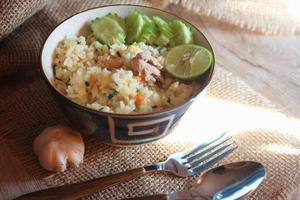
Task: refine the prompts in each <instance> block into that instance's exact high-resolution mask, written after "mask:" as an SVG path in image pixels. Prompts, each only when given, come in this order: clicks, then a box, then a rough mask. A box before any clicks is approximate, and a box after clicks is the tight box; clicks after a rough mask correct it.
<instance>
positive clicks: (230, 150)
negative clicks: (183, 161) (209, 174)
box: [189, 146, 237, 175]
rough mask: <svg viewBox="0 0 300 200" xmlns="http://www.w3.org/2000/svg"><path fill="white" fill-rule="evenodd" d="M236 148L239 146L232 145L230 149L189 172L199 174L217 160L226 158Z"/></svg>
mask: <svg viewBox="0 0 300 200" xmlns="http://www.w3.org/2000/svg"><path fill="white" fill-rule="evenodd" d="M235 149H237V146H235V147H232V148H230V149H228V150H227V151H225V152H224V153H222V154H221V155H219V156H217V157H215V158H214V159H212V160H210V161H208V162H206V163H204V164H203V165H200V166H198V167H195V168H193V169H190V170H189V172H191V173H192V174H191V175H193V174H197V173H199V172H200V171H203V170H205V169H207V168H208V167H209V166H211V165H213V164H215V163H216V162H218V161H220V160H222V159H223V158H225V157H226V156H228V155H229V154H231V153H232V152H233V151H234V150H235Z"/></svg>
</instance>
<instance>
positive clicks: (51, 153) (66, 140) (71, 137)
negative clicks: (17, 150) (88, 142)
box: [33, 125, 84, 172]
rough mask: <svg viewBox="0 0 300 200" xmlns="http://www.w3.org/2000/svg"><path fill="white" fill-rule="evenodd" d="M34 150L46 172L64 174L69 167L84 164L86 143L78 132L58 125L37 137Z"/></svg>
mask: <svg viewBox="0 0 300 200" xmlns="http://www.w3.org/2000/svg"><path fill="white" fill-rule="evenodd" d="M33 150H34V153H35V154H36V155H37V156H38V158H39V162H40V164H41V165H42V166H43V167H44V168H45V169H46V170H49V171H56V172H63V171H65V170H66V168H67V165H71V166H78V165H79V164H80V163H82V161H83V155H84V143H83V140H82V137H81V135H80V134H79V133H78V132H77V131H74V130H72V129H70V128H68V127H66V126H62V125H58V126H53V127H49V128H46V129H45V130H44V131H43V132H42V133H41V134H40V135H39V136H37V138H36V139H35V140H34V143H33Z"/></svg>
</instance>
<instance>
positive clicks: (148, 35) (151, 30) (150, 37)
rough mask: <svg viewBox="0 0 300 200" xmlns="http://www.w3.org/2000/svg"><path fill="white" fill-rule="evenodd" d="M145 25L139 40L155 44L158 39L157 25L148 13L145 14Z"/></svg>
mask: <svg viewBox="0 0 300 200" xmlns="http://www.w3.org/2000/svg"><path fill="white" fill-rule="evenodd" d="M143 20H144V25H143V28H142V32H141V34H140V36H139V37H138V39H137V41H138V42H144V43H147V44H153V43H154V42H155V40H156V39H157V27H156V25H155V23H154V21H153V20H152V19H151V18H150V17H148V16H147V15H143Z"/></svg>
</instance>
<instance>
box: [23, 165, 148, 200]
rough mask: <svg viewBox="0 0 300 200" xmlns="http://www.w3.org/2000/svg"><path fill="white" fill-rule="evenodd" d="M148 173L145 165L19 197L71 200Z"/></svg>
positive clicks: (24, 198) (32, 199)
mask: <svg viewBox="0 0 300 200" xmlns="http://www.w3.org/2000/svg"><path fill="white" fill-rule="evenodd" d="M145 173H146V170H145V168H144V167H141V168H136V169H132V170H129V171H125V172H121V173H118V174H113V175H110V176H105V177H100V178H97V179H93V180H90V181H86V182H81V183H74V184H69V185H64V186H60V187H55V188H49V189H45V190H40V191H37V192H32V193H29V194H25V195H23V196H20V197H18V198H17V199H18V200H27V199H30V200H35V199H40V200H43V199H61V200H71V199H79V198H81V197H84V196H87V195H89V194H91V193H94V192H97V191H100V190H103V189H106V188H108V187H110V186H114V185H117V184H119V183H123V182H126V181H129V180H132V179H135V178H137V177H140V176H143V175H144V174H145Z"/></svg>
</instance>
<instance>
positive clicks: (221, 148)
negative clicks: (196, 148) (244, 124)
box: [188, 143, 233, 167]
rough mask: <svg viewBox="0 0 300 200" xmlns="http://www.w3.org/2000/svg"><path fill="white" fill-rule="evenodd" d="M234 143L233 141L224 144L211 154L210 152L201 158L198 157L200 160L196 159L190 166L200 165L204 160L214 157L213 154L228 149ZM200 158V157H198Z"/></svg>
mask: <svg viewBox="0 0 300 200" xmlns="http://www.w3.org/2000/svg"><path fill="white" fill-rule="evenodd" d="M232 144H233V143H230V144H227V145H224V146H222V147H220V148H218V149H217V150H215V151H213V152H211V153H210V154H208V155H206V156H204V157H202V158H200V159H198V160H195V161H193V162H190V163H189V165H188V166H189V167H193V166H196V165H198V164H199V163H202V162H203V161H205V160H208V159H209V158H211V157H213V156H214V155H216V154H217V153H219V152H221V151H223V150H224V149H226V148H227V147H229V146H231V145H232ZM198 158H199V157H198Z"/></svg>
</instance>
